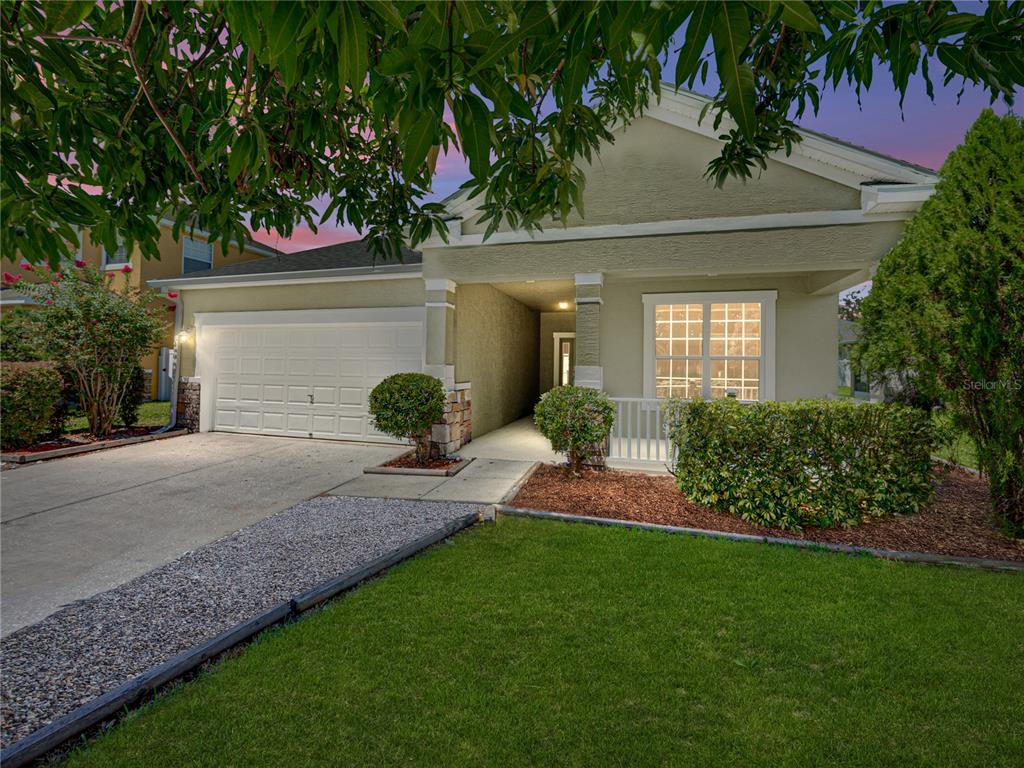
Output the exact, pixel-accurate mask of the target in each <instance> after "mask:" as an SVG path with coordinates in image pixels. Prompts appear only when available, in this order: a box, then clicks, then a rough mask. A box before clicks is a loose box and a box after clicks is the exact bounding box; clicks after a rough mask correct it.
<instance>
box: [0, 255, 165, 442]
mask: <svg viewBox="0 0 1024 768" xmlns="http://www.w3.org/2000/svg"><path fill="white" fill-rule="evenodd" d="M38 271H39V270H37V272H38ZM47 277H48V278H49V279H46V280H44V281H41V282H38V283H32V282H29V281H27V280H25V281H21V280H18V279H16V276H14V275H10V274H9V273H4V275H3V278H4V283H5V284H8V285H9V284H17V288H18V292H19V293H22V294H24V295H26V296H29V297H31V298H33V299H35V300H36V301H37V302H39V303H40V304H43V305H45V307H44V308H43V309H41V310H39V311H37V312H36V313H35V314H36V316H37V322H38V326H39V328H40V333H41V335H42V342H43V346H44V347H45V350H46V353H47V358H48V359H50V360H52V361H53V362H54V363H55V364H56V365H57V367H58V368H59V369H60V370H61V371H62V372H64V375H65V376H67V377H69V378H70V379H71V382H72V383H73V384H74V387H75V390H76V391H77V393H78V397H79V400H80V404H81V407H82V409H83V410H84V411H85V415H86V417H87V419H88V421H89V431H90V432H92V433H93V434H94V435H97V436H100V437H103V436H106V435H109V434H110V432H111V430H112V427H113V422H114V419H115V418H116V416H117V413H118V409H119V408H120V407H121V404H122V401H123V400H124V399H125V397H127V396H129V395H130V390H131V388H132V386H133V377H134V375H135V369H136V367H137V366H138V360H139V358H140V357H141V356H142V355H144V354H146V353H147V352H149V351H151V350H152V349H153V348H154V347H155V346H156V345H157V344H158V343H159V340H160V337H161V334H162V331H163V329H164V327H165V325H166V323H167V314H166V313H165V312H164V311H163V307H162V305H161V303H160V302H159V301H158V296H157V294H156V293H155V292H154V291H150V290H148V289H140V288H136V287H133V286H131V285H127V284H126V285H124V286H122V287H121V288H117V289H115V288H114V286H113V283H112V280H111V276H110V275H108V274H104V273H102V272H100V271H99V270H98V269H96V268H94V267H90V266H78V264H77V263H76V268H75V269H68V270H65V271H62V272H52V273H51V274H49V275H47Z"/></svg>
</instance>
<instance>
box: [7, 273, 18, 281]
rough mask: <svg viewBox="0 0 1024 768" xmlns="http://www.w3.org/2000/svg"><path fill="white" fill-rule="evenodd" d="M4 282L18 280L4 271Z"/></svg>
mask: <svg viewBox="0 0 1024 768" xmlns="http://www.w3.org/2000/svg"><path fill="white" fill-rule="evenodd" d="M19 277H20V275H19ZM4 282H5V283H16V282H18V280H17V278H16V277H15V276H14V275H12V274H11V273H10V272H4Z"/></svg>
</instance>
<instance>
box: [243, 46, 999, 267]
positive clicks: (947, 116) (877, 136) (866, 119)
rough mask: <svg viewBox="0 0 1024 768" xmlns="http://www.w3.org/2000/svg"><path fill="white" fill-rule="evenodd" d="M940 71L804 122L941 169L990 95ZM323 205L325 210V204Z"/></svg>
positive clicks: (301, 242)
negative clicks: (900, 90) (929, 81)
mask: <svg viewBox="0 0 1024 768" xmlns="http://www.w3.org/2000/svg"><path fill="white" fill-rule="evenodd" d="M674 68H675V56H674V55H673V56H671V57H670V58H669V60H668V62H667V66H666V68H665V73H666V74H667V75H668V74H671V72H673V70H674ZM942 71H944V70H943V68H942V67H941V65H935V66H933V67H932V72H933V79H936V80H937V81H936V82H935V101H934V102H932V101H931V100H930V99H929V98H928V95H927V94H926V92H925V87H924V81H923V80H922V79H921V78H916V79H914V80H912V82H911V86H910V89H909V92H908V93H907V97H906V100H905V101H904V104H903V109H902V110H901V109H900V105H899V95H898V94H897V93H896V90H895V89H894V88H893V86H892V82H891V78H890V76H889V74H888V72H887V71H882V70H879V71H878V73H877V74H876V76H875V80H874V84H873V86H872V88H871V90H870V91H868V92H865V93H863V94H862V98H861V104H860V105H859V106H858V104H857V95H856V93H855V91H854V90H853V88H850V87H848V86H846V85H840V87H839V90H838V91H832V90H831V88H829V89H826V90H824V91H823V95H822V99H821V110H820V113H819V114H818V115H817V116H816V117H815V116H808V115H805V116H804V118H803V119H802V120H801V125H803V126H804V127H806V128H810V129H812V130H815V131H819V132H821V133H826V134H829V135H831V136H835V137H837V138H840V139H843V140H845V141H848V142H852V143H854V144H859V145H861V146H863V147H867V148H868V149H872V150H875V151H877V152H882V153H884V154H887V155H891V156H893V157H896V158H900V159H903V160H908V161H910V162H913V163H917V164H919V165H924V166H927V167H929V168H934V169H938V168H939V166H941V165H942V162H943V160H945V158H946V155H948V154H949V152H950V151H951V150H952V149H953V148H954V147H956V146H957V145H958V144H959V143H960V142H961V141H962V140H963V137H964V134H965V133H966V132H967V129H968V128H969V127H970V126H971V124H972V123H973V122H974V120H975V119H976V118H977V117H978V115H979V114H980V113H981V111H982V110H983V109H984V108H985V107H987V106H989V100H988V96H987V94H986V93H985V92H984V91H983V90H982V89H981V88H976V87H971V86H969V85H968V86H967V87H966V88H965V90H964V93H963V96H962V97H961V98H960V100H959V102H958V101H957V93H958V92H959V91H960V88H961V85H960V84H959V82H958V81H954V82H953V83H951V84H950V85H949V86H948V87H945V86H943V85H942V78H941V72H942ZM935 73H938V77H937V78H935V77H934V75H935ZM712 77H714V75H712ZM716 86H717V81H711V82H709V83H708V84H707V85H706V86H703V87H701V86H700V85H698V86H696V87H695V89H694V90H697V91H700V92H704V93H712V92H713V91H714V89H715V87H716ZM995 109H996V110H997V111H998V112H1000V113H1005V112H1006V105H1005V104H1003V103H1002V102H1001V101H1000V102H997V104H996V105H995ZM467 178H469V173H468V171H467V168H466V163H465V161H464V160H463V158H462V157H461V156H459V155H458V154H455V153H453V154H450V155H448V156H443V157H441V158H440V159H439V161H438V173H437V175H436V176H435V178H434V189H433V193H432V194H431V195H430V199H437V200H439V199H441V198H444V197H446V196H448V195H449V194H451V193H452V192H454V191H455V190H456V189H458V188H459V186H460V185H461V184H462V183H463V182H464V181H465V180H466V179H467ZM736 183H740V182H736ZM319 207H320V208H321V209H323V207H324V205H323V204H321V205H320V206H319ZM255 237H256V239H257V240H259V241H261V242H263V243H266V244H268V245H272V246H274V247H276V248H278V249H280V250H282V251H301V250H305V249H307V248H316V247H318V246H323V245H330V244H332V243H338V242H343V241H345V240H353V239H356V238H358V237H359V233H357V232H356V231H355V230H354V229H352V228H351V227H347V226H341V225H338V224H335V223H333V222H328V223H326V224H324V225H323V226H321V227H320V228H319V231H318V232H316V233H314V232H312V231H310V230H309V229H308V228H306V227H301V228H296V231H295V233H294V234H293V236H292V237H291V238H288V239H285V238H281V237H277V236H275V235H273V234H268V233H266V232H258V233H255Z"/></svg>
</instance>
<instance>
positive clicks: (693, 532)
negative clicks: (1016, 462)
mask: <svg viewBox="0 0 1024 768" xmlns="http://www.w3.org/2000/svg"><path fill="white" fill-rule="evenodd" d="M496 510H497V511H498V512H499V513H500V514H503V515H512V516H515V517H536V518H541V519H545V520H561V521H562V522H567V523H589V524H590V525H610V526H618V527H622V528H637V529H640V530H645V531H660V532H661V533H677V534H685V535H687V536H696V537H699V538H708V539H728V540H730V541H746V542H755V543H758V544H781V545H782V546H788V547H800V548H802V549H822V550H826V551H829V552H841V553H843V554H848V555H851V554H863V555H873V556H874V557H879V558H883V559H886V560H901V561H905V562H911V563H925V564H928V565H955V566H959V567H966V568H979V569H983V570H989V571H1010V572H1018V573H1024V562H1021V561H1017V560H992V559H988V558H983V557H961V556H959V555H936V554H932V553H929V552H905V551H903V550H898V549H879V548H875V547H859V546H856V545H854V544H833V543H830V542H825V541H807V540H805V539H786V538H782V537H780V536H758V535H754V534H749V533H729V532H728V531H709V530H705V529H703V528H685V527H682V526H677V525H660V524H658V523H641V522H638V521H634V520H619V519H616V518H608V517H590V516H588V515H569V514H565V513H563V512H544V511H542V510H539V509H526V508H524V507H510V506H507V505H505V504H498V505H496Z"/></svg>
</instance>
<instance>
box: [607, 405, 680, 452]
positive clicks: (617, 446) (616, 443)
mask: <svg viewBox="0 0 1024 768" xmlns="http://www.w3.org/2000/svg"><path fill="white" fill-rule="evenodd" d="M611 401H612V402H613V403H615V424H614V425H613V426H612V432H611V435H610V436H609V438H608V458H609V459H612V460H616V459H617V460H620V461H635V462H644V463H647V462H649V463H652V464H672V463H674V462H673V457H674V456H673V455H674V453H675V451H674V449H673V447H672V445H671V443H670V442H669V440H668V436H667V435H666V434H665V426H666V425H665V413H664V410H663V408H662V405H663V403H662V401H661V400H656V399H654V398H645V397H613V398H611Z"/></svg>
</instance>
